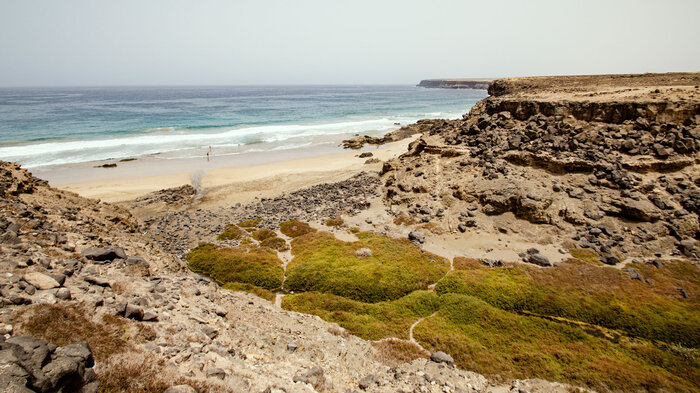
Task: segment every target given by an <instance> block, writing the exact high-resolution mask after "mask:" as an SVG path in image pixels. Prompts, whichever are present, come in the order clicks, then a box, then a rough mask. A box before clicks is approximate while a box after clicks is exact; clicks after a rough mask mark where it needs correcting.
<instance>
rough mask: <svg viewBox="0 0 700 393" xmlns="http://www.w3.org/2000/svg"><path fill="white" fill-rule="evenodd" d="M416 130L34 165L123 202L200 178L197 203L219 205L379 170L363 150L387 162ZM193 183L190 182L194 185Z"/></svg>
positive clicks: (68, 186)
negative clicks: (295, 145) (272, 147)
mask: <svg viewBox="0 0 700 393" xmlns="http://www.w3.org/2000/svg"><path fill="white" fill-rule="evenodd" d="M417 136H418V135H414V136H412V137H410V138H407V139H403V140H401V141H397V142H392V143H389V144H386V145H382V146H381V147H367V148H365V149H362V150H353V151H348V150H345V149H343V148H341V147H337V146H335V145H334V146H333V147H330V146H321V147H314V148H310V149H303V148H302V149H291V150H285V151H279V152H256V153H244V154H239V155H229V156H216V155H214V156H212V158H211V159H210V161H209V162H207V161H206V159H205V158H187V159H170V160H162V159H156V158H145V159H139V160H135V161H129V162H123V163H119V165H118V166H117V167H116V168H99V167H95V166H94V165H95V163H94V162H93V163H86V164H74V165H64V166H60V167H56V168H47V169H46V170H34V171H33V172H34V175H35V176H37V177H40V178H43V179H45V180H48V181H49V183H50V184H51V185H52V186H55V187H57V188H59V189H62V190H66V191H71V192H75V193H77V194H79V195H80V196H83V197H87V198H96V199H100V200H102V201H104V202H112V203H115V202H126V201H130V200H134V199H136V198H138V197H140V196H143V195H146V194H148V193H150V192H154V191H158V190H161V189H165V188H171V187H178V186H182V185H185V184H193V183H199V186H200V187H201V189H202V190H203V191H204V198H202V200H201V203H200V205H202V206H204V207H218V206H223V205H227V204H235V203H247V202H250V201H252V200H253V199H255V197H273V196H275V195H279V194H281V193H284V192H289V191H294V190H296V189H299V188H301V187H306V186H310V185H313V184H318V183H323V182H329V181H339V180H344V179H346V178H349V177H351V176H353V175H355V174H357V173H359V172H362V171H367V170H379V169H380V168H381V162H377V163H372V164H365V161H366V160H367V159H368V158H359V155H360V154H361V153H363V152H371V153H372V155H373V156H372V157H369V158H377V159H379V160H381V161H385V160H388V159H391V158H394V157H397V156H399V155H400V154H402V153H404V152H405V151H406V150H407V148H408V144H409V143H410V142H411V141H413V140H415V139H416V138H417ZM193 185H194V184H193Z"/></svg>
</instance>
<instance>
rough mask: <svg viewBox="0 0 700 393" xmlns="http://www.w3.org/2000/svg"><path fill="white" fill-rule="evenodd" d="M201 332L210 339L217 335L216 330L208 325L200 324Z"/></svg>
mask: <svg viewBox="0 0 700 393" xmlns="http://www.w3.org/2000/svg"><path fill="white" fill-rule="evenodd" d="M202 333H204V334H205V335H206V336H207V337H209V338H210V339H212V340H213V339H214V338H216V336H218V335H219V331H218V330H216V329H215V328H213V327H211V326H208V325H204V326H202Z"/></svg>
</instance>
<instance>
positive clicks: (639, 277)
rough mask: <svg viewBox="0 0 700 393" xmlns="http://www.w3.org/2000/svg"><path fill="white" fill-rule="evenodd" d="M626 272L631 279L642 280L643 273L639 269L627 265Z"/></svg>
mask: <svg viewBox="0 0 700 393" xmlns="http://www.w3.org/2000/svg"><path fill="white" fill-rule="evenodd" d="M624 272H625V273H627V274H629V275H630V278H631V279H633V280H639V281H642V275H641V274H639V272H638V271H637V269H635V268H633V267H627V268H625V270H624Z"/></svg>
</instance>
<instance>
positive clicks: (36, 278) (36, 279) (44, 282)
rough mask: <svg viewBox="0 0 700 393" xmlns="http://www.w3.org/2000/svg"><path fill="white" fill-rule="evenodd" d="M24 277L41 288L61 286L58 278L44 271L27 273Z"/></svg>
mask: <svg viewBox="0 0 700 393" xmlns="http://www.w3.org/2000/svg"><path fill="white" fill-rule="evenodd" d="M22 278H23V279H24V281H26V282H28V283H29V284H31V285H33V286H35V287H37V288H39V289H52V288H57V287H60V286H61V284H59V283H58V282H57V281H56V280H54V279H53V278H51V277H50V276H48V275H46V274H43V273H38V272H34V273H27V274H25V275H24V277H22Z"/></svg>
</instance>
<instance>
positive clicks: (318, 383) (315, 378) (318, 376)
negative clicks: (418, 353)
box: [292, 366, 332, 392]
mask: <svg viewBox="0 0 700 393" xmlns="http://www.w3.org/2000/svg"><path fill="white" fill-rule="evenodd" d="M292 381H294V382H303V383H308V384H309V385H311V386H313V387H314V389H316V391H318V392H325V391H326V390H332V386H331V385H330V384H329V383H328V382H327V381H326V377H325V376H324V375H323V369H322V368H321V367H319V366H314V367H313V368H311V369H310V370H309V371H307V372H305V373H299V374H297V375H295V376H294V378H292Z"/></svg>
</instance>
